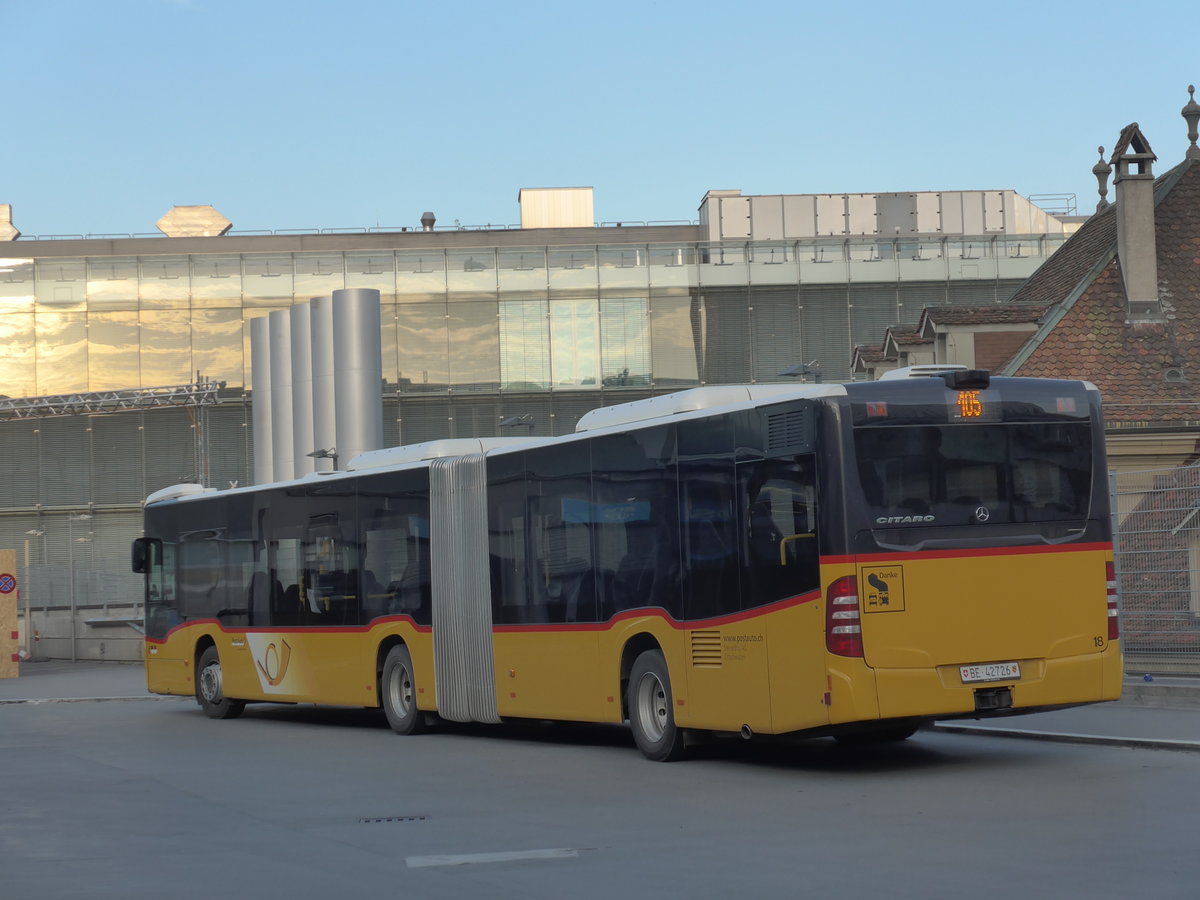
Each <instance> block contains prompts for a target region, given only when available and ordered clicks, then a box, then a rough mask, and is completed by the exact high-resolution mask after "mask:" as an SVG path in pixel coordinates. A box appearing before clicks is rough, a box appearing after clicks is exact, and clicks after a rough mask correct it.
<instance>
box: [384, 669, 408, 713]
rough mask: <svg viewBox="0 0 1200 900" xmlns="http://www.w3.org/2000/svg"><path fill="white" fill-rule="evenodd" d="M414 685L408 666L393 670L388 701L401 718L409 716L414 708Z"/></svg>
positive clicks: (389, 682)
mask: <svg viewBox="0 0 1200 900" xmlns="http://www.w3.org/2000/svg"><path fill="white" fill-rule="evenodd" d="M412 698H413V684H412V675H410V674H409V672H408V666H405V665H403V664H401V665H398V666H396V667H395V668H394V669H392V677H391V679H389V681H388V700H389V701H390V704H391V707H392V709H394V710H395V711H396V712H397V714H399V715H400V717H401V718H403V717H405V716H407V715H408V711H409V709H410V708H411V707H412Z"/></svg>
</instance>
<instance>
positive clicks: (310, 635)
mask: <svg viewBox="0 0 1200 900" xmlns="http://www.w3.org/2000/svg"><path fill="white" fill-rule="evenodd" d="M389 638H399V639H400V640H403V642H404V643H406V644H407V645H408V648H409V653H410V655H411V656H412V660H413V669H414V673H413V674H414V677H415V679H416V683H417V692H418V693H417V706H418V707H419V708H421V709H427V710H433V709H435V708H436V705H437V702H436V699H435V692H434V670H433V652H432V640H431V637H430V634H429V632H428V630H427V629H425V630H420V629H417V628H415V627H414V626H413V625H412V624H411V623H408V622H403V621H401V622H387V623H382V624H377V625H375V626H374V627H371V628H348V629H345V630H338V631H334V630H332V629H311V630H299V629H297V630H291V631H273V630H268V629H262V630H259V629H254V630H228V631H227V630H225V629H223V628H221V627H220V626H219V625H217V624H216V623H213V622H211V621H207V620H206V621H198V622H193V623H189V624H187V625H185V626H183V627H180V628H176V629H174V630H173V631H172V632H171V633H170V634H169V635H167V637H166V638H165V639H164V640H161V641H147V642H146V645H145V653H144V657H145V661H146V685H147V689H148V690H150V691H151V692H152V693H156V694H179V695H183V696H190V695H193V694H194V693H195V689H196V688H195V668H196V661H197V657H198V654H197V652H196V648H197V647H198V646H199V645H200V644H201V642H205V641H207V640H211V641H212V642H213V644H214V645H215V646H216V648H217V652H218V654H219V655H220V659H221V676H222V680H223V686H224V693H225V696H227V697H232V698H235V699H238V700H250V701H255V700H262V701H269V702H272V703H320V704H329V705H331V706H368V707H369V706H378V705H379V696H378V691H377V684H376V660H377V659H378V655H379V647H380V645H381V644H382V643H383V642H384V641H385V640H387V639H389Z"/></svg>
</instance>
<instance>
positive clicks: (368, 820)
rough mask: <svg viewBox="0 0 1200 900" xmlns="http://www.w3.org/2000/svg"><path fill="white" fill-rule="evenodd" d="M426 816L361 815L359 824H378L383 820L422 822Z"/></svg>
mask: <svg viewBox="0 0 1200 900" xmlns="http://www.w3.org/2000/svg"><path fill="white" fill-rule="evenodd" d="M428 818H429V817H428V816H363V817H362V818H360V819H359V820H358V824H359V825H379V824H381V823H383V822H424V821H425V820H426V819H428Z"/></svg>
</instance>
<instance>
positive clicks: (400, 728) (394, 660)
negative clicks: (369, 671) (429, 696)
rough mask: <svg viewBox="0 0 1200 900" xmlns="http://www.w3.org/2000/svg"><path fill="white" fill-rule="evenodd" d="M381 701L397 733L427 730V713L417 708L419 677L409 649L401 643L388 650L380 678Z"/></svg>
mask: <svg viewBox="0 0 1200 900" xmlns="http://www.w3.org/2000/svg"><path fill="white" fill-rule="evenodd" d="M379 701H380V704H381V705H382V706H383V712H384V715H386V716H387V720H388V724H389V725H391V726H392V731H394V732H396V734H420V733H421V732H422V731H425V729H426V726H427V722H426V719H425V713H423V712H421V711H420V710H419V709H417V687H416V678H414V677H413V664H412V656H411V654H409V652H408V648H407V647H405V646H404V645H403V644H398V645H397V646H395V647H393V648H392V649H391V650H389V651H388V655H387V658H386V659H385V660H384V662H383V674H382V675H381V676H380V678H379Z"/></svg>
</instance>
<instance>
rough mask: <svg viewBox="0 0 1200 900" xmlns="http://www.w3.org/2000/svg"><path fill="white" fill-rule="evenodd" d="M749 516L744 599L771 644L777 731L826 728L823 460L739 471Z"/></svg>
mask: <svg viewBox="0 0 1200 900" xmlns="http://www.w3.org/2000/svg"><path fill="white" fill-rule="evenodd" d="M738 470H739V471H738V481H739V488H740V492H741V495H742V497H743V509H744V510H745V513H746V519H745V526H744V528H743V532H742V533H743V539H744V541H745V551H744V561H743V576H742V582H743V593H744V594H745V595H746V606H747V607H748V608H752V609H759V610H761V611H762V615H761V616H760V617H757V621H759V622H761V623H762V628H763V631H764V632H765V634H766V636H767V638H768V644H767V677H768V680H769V688H770V692H769V696H770V698H771V716H772V724H773V728H772V730H773V731H775V732H785V731H794V730H797V729H800V728H812V727H814V726H817V725H822V724H824V723H825V722H826V721H827V720H828V719H827V716H828V707H827V706H825V705H824V704H823V703H822V702H821V700H822V697H823V692H824V691H825V690H826V685H825V654H824V638H823V634H824V623H823V620H822V613H821V610H820V603H819V602H817V601H818V600H819V598H820V588H821V566H820V542H821V535H820V530H819V526H818V509H817V507H818V490H817V478H816V457H815V455H814V454H812V453H807V454H798V455H795V456H789V457H782V458H776V459H765V460H761V461H759V462H754V463H747V464H743V465H740V466H739V467H738Z"/></svg>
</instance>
